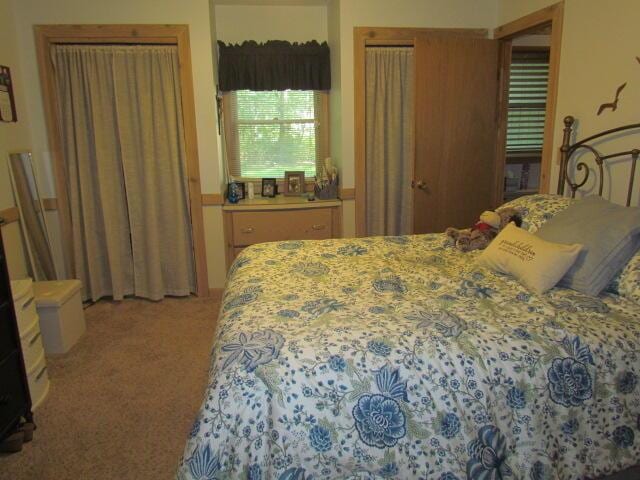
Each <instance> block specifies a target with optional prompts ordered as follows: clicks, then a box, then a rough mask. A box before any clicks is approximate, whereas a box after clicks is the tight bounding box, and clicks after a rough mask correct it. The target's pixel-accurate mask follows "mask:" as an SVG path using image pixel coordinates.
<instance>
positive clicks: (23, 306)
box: [22, 297, 35, 310]
mask: <svg viewBox="0 0 640 480" xmlns="http://www.w3.org/2000/svg"><path fill="white" fill-rule="evenodd" d="M34 299H35V297H31V298H30V299H29V300H28V301H27V302H25V303H24V305H22V310H26V309H27V308H29V305H31V304H32V303H33V300H34Z"/></svg>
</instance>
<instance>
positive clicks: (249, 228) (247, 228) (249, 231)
mask: <svg viewBox="0 0 640 480" xmlns="http://www.w3.org/2000/svg"><path fill="white" fill-rule="evenodd" d="M240 231H241V232H242V233H253V227H245V228H242V229H240Z"/></svg>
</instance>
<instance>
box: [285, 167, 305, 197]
mask: <svg viewBox="0 0 640 480" xmlns="http://www.w3.org/2000/svg"><path fill="white" fill-rule="evenodd" d="M304 190H305V183H304V172H302V171H286V172H284V194H285V195H291V196H293V195H304Z"/></svg>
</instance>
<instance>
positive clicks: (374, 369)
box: [177, 235, 640, 480]
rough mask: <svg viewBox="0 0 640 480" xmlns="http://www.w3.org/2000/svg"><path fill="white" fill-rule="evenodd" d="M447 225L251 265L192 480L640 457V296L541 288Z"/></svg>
mask: <svg viewBox="0 0 640 480" xmlns="http://www.w3.org/2000/svg"><path fill="white" fill-rule="evenodd" d="M475 255H476V253H467V254H462V253H460V252H458V251H456V250H453V249H450V248H444V247H443V236H442V235H418V236H408V237H379V238H365V239H349V240H328V241H315V242H314V241H310V242H299V241H296V242H285V243H269V244H261V245H256V246H253V247H250V248H248V249H246V250H245V251H244V252H243V253H242V254H241V255H240V257H239V258H238V259H237V260H236V262H235V264H234V265H233V267H232V269H231V272H230V275H229V279H228V283H227V289H226V293H225V295H224V298H223V302H222V307H221V313H220V319H219V324H218V331H217V339H216V343H215V346H214V349H213V353H212V366H211V371H210V381H209V384H208V386H207V390H206V393H205V399H204V403H203V405H202V408H201V410H200V412H199V414H198V417H197V419H196V421H195V424H194V425H193V429H192V431H191V434H190V438H189V440H188V442H187V445H186V448H185V453H184V457H183V459H182V461H181V463H180V466H179V471H178V476H177V477H178V478H179V479H194V480H195V479H214V478H216V479H221V478H243V479H244V478H248V479H252V480H253V479H260V478H263V479H267V478H274V479H280V480H294V479H295V480H302V479H306V480H308V479H311V478H314V479H342V478H358V479H362V478H400V479H408V478H425V479H426V478H428V479H439V480H455V479H460V480H462V479H466V478H468V479H474V480H484V479H499V478H513V479H521V478H522V479H531V480H543V479H551V478H560V479H577V478H583V477H585V476H594V477H597V476H600V475H604V474H608V473H611V472H614V471H618V470H621V469H623V468H625V467H628V466H631V465H635V464H637V463H640V438H638V439H636V438H635V437H636V435H638V434H639V433H640V432H639V430H640V416H639V415H640V387H639V386H638V375H639V374H640V357H639V349H640V306H638V305H636V304H635V303H631V302H629V301H626V300H624V299H622V298H621V297H619V296H617V295H603V296H601V297H598V298H594V297H589V296H585V295H582V294H580V293H577V292H575V291H572V290H563V289H553V290H551V291H550V292H548V293H547V294H545V295H534V294H531V293H529V292H527V291H526V290H525V289H524V288H523V287H522V286H521V285H520V284H519V283H517V282H516V281H514V280H513V279H512V278H510V277H508V276H505V275H500V274H496V273H493V272H491V271H488V270H485V269H483V268H480V267H477V266H476V265H475V264H474V258H475Z"/></svg>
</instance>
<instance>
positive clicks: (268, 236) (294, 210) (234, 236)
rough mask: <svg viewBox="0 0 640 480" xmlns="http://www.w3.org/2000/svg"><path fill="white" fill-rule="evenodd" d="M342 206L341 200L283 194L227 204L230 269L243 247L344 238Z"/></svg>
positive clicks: (225, 215)
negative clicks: (258, 244) (257, 244)
mask: <svg viewBox="0 0 640 480" xmlns="http://www.w3.org/2000/svg"><path fill="white" fill-rule="evenodd" d="M341 207H342V202H341V201H340V200H314V201H308V200H307V199H306V197H285V196H281V195H279V196H277V197H275V198H262V197H258V198H255V199H253V200H249V199H246V200H240V202H238V203H236V204H230V203H225V205H224V206H223V207H222V211H223V215H224V234H225V244H226V259H227V269H228V268H229V267H230V266H231V264H232V263H233V261H234V260H235V258H236V256H237V255H238V254H239V253H240V252H241V251H242V249H243V248H245V247H248V246H249V245H254V244H256V243H263V242H277V241H283V240H323V239H327V238H338V237H340V236H341V234H342V228H341V227H342V216H341Z"/></svg>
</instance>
